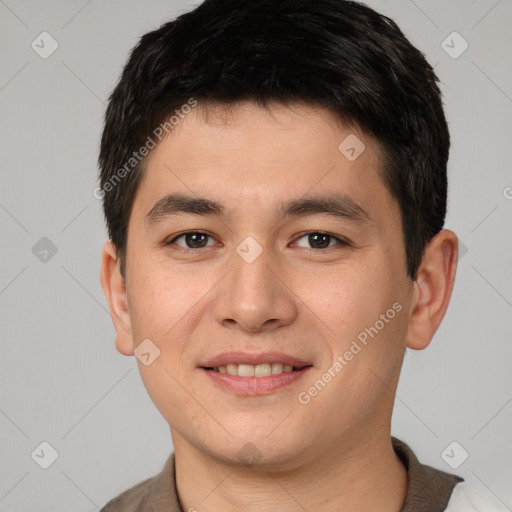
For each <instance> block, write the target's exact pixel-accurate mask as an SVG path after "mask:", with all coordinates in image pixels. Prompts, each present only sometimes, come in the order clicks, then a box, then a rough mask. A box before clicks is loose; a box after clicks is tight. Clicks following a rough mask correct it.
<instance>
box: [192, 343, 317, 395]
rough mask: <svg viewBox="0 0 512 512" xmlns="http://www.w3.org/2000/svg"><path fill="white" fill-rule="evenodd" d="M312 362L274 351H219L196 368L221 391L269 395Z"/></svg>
mask: <svg viewBox="0 0 512 512" xmlns="http://www.w3.org/2000/svg"><path fill="white" fill-rule="evenodd" d="M310 368H313V364H312V363H309V362H306V361H302V360H300V359H297V358H295V357H292V356H289V355H286V354H279V353H276V352H273V353H270V352H267V353H265V354H245V353H229V354H220V355H218V356H217V357H214V358H213V359H211V360H209V361H207V362H206V363H205V364H203V365H201V366H199V369H200V370H202V371H203V373H204V374H205V375H206V376H207V377H208V378H209V379H210V380H209V382H213V383H214V385H215V386H216V387H217V388H218V389H221V390H223V391H229V392H231V393H234V394H235V395H237V396H258V395H269V394H271V393H273V392H275V391H277V390H278V389H280V388H283V387H285V386H289V385H291V384H292V383H294V382H297V381H298V380H299V379H301V378H302V377H303V376H304V375H305V374H306V373H307V372H308V371H309V369H310Z"/></svg>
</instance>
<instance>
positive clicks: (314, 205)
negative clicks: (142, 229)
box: [145, 193, 372, 228]
mask: <svg viewBox="0 0 512 512" xmlns="http://www.w3.org/2000/svg"><path fill="white" fill-rule="evenodd" d="M180 213H191V214H194V215H202V216H215V217H221V218H227V217H228V210H227V208H226V207H225V206H224V205H222V204H221V203H219V202H217V201H213V200H211V199H206V198H201V197H190V196H186V195H182V194H169V195H167V196H165V197H163V198H162V199H159V200H158V201H157V202H156V203H155V205H154V206H153V208H151V210H150V211H149V213H148V214H147V215H146V219H145V220H146V226H147V227H148V228H149V227H151V226H152V225H154V224H156V223H158V222H159V221H161V220H163V219H165V218H167V217H170V216H173V215H178V214H180ZM274 214H275V217H276V218H277V219H283V218H286V217H289V216H293V217H307V216H309V215H316V214H326V215H330V216H332V217H335V218H337V219H344V220H349V221H352V222H356V223H365V222H371V221H372V219H371V217H370V215H369V214H368V212H366V210H364V209H363V208H362V207H361V206H360V205H359V204H357V203H356V202H355V201H354V200H353V199H352V198H351V197H349V196H347V195H346V194H339V193H338V194H329V195H322V196H308V197H304V198H299V199H294V200H291V201H288V202H286V203H283V204H280V205H278V206H277V207H276V209H275V212H274Z"/></svg>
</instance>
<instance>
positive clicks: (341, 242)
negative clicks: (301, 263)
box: [164, 231, 351, 254]
mask: <svg viewBox="0 0 512 512" xmlns="http://www.w3.org/2000/svg"><path fill="white" fill-rule="evenodd" d="M186 235H206V236H209V237H210V238H213V237H212V235H210V234H209V233H205V232H204V231H185V232H184V233H180V234H179V235H177V236H175V237H174V238H172V239H171V240H169V241H167V242H165V244H164V245H165V246H170V245H172V244H174V243H175V242H176V240H179V239H180V238H183V237H185V236H186ZM308 235H325V236H328V237H330V238H331V239H334V240H335V241H336V242H337V244H336V245H335V246H331V247H324V248H310V249H309V250H310V251H314V252H318V251H325V250H327V249H332V248H333V247H336V246H342V247H343V246H345V247H348V246H350V245H351V244H350V242H349V241H348V240H344V239H343V238H340V237H338V236H336V235H333V234H331V233H328V232H326V231H308V232H306V233H303V234H301V235H300V236H299V237H298V238H297V239H296V241H297V240H300V239H301V238H304V237H305V236H308ZM178 247H180V246H178ZM208 247H210V246H207V247H198V248H196V249H191V248H183V247H180V249H179V250H181V251H182V252H184V253H187V254H189V253H197V251H199V250H200V249H207V248H208Z"/></svg>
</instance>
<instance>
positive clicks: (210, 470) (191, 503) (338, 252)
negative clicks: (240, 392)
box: [101, 102, 457, 512]
mask: <svg viewBox="0 0 512 512" xmlns="http://www.w3.org/2000/svg"><path fill="white" fill-rule="evenodd" d="M205 113H206V114H208V115H207V116H205V115H204V114H205ZM350 134H356V136H357V137H358V138H359V139H360V140H362V141H363V142H364V144H365V147H366V149H365V151H364V152H363V153H362V154H361V155H360V156H359V157H358V158H356V159H355V160H354V161H349V160H348V159H347V158H346V157H345V156H344V154H342V153H341V152H340V151H339V150H338V146H339V144H340V143H341V142H342V141H343V140H344V139H345V138H346V137H347V136H348V135H350ZM381 168H382V159H381V150H380V147H379V144H378V142H377V141H376V140H374V139H373V138H372V137H370V136H369V135H367V134H364V133H362V132H361V131H360V130H357V129H355V128H350V127H347V126H342V125H340V124H339V123H338V122H337V121H336V119H335V118H334V116H333V115H332V114H331V113H330V112H329V111H327V110H325V109H323V108H320V107H317V106H311V105H304V104H294V105H293V106H283V105H277V104H274V105H272V106H271V108H270V109H268V110H267V109H264V108H262V107H260V106H257V105H256V104H254V103H251V102H242V103H237V104H235V105H234V106H232V107H231V108H226V109H213V108H212V109H210V110H209V111H203V110H202V108H201V106H199V107H197V108H195V109H193V111H192V112H191V113H190V114H188V115H187V116H186V118H185V119H184V120H182V121H181V122H180V124H179V125H178V126H177V127H176V128H175V129H174V130H173V132H171V133H170V134H169V136H167V137H166V138H165V139H163V140H162V142H160V143H159V144H158V146H157V147H156V148H155V149H154V150H153V151H152V153H151V154H150V156H149V157H148V160H147V167H146V172H145V175H144V179H143V181H142V183H141V186H140V188H139V190H138V192H137V195H136V198H135V201H134V204H133V210H132V212H131V217H130V221H129V230H128V242H127V261H126V264H127V266H126V281H124V280H123V279H122V276H121V274H120V272H119V261H118V260H117V256H116V251H115V247H114V246H113V245H112V244H111V243H110V242H107V243H106V244H105V246H104V248H103V255H102V270H101V283H102V286H103V289H104V292H105V294H106V297H107V299H108V303H109V307H110V311H111V314H112V318H113V322H114V326H115V329H116V347H117V349H118V350H119V352H120V353H122V354H124V355H127V356H130V355H133V354H134V349H135V348H136V347H137V346H138V345H139V343H141V342H142V341H143V340H144V339H147V338H149V339H150V340H151V341H152V342H153V343H154V344H155V345H156V346H158V348H159V349H160V356H159V357H158V358H157V359H156V360H155V361H154V362H153V363H152V364H151V365H149V366H145V365H143V364H142V363H141V362H140V361H138V365H139V369H140V373H141V376H142V379H143V382H144V385H145V387H146V389H147V391H148V393H149V395H150V397H151V399H152V400H153V402H154V403H155V405H156V407H157V408H158V409H159V411H160V412H161V414H162V415H163V416H164V418H165V419H166V420H167V421H168V423H169V425H170V430H171V435H172V439H173V444H174V449H175V455H176V481H177V487H178V492H179V498H180V501H181V505H182V507H183V509H184V510H189V508H191V507H194V508H195V509H196V510H197V511H199V512H207V511H218V510H226V511H235V510H237V511H238V510H245V511H259V512H261V511H263V512H264V511H271V510H272V511H275V510H280V511H285V512H286V511H302V510H304V509H305V510H323V511H326V512H329V511H339V510H343V511H374V510H380V511H383V512H386V511H390V512H391V511H398V510H400V508H401V505H402V503H403V500H404V497H405V492H406V485H407V475H406V471H405V469H404V467H403V466H402V464H401V462H400V461H399V459H398V458H397V457H396V455H395V453H394V451H393V449H392V446H391V440H390V422H391V412H392V407H393V400H394V392H395V390H396V386H397V383H398V378H399V373H400V368H401V364H402V359H403V355H404V351H405V348H406V347H409V348H412V349H423V348H425V347H426V346H428V344H429V343H430V341H431V339H432V336H433V335H434V333H435V331H436V330H437V328H438V326H439V324H440V322H441V320H442V318H443V316H444V314H445V312H446V309H447V306H448V303H449V300H450V296H451V292H452V287H453V283H454V279H455V272H456V264H457V237H456V235H455V234H454V233H453V232H452V231H450V230H443V231H441V232H440V233H438V234H437V235H436V236H435V237H434V238H433V239H432V240H431V242H430V244H429V245H428V247H427V249H426V251H425V254H424V257H423V260H422V263H421V267H420V269H419V271H418V275H417V279H415V280H414V281H413V280H411V279H410V278H409V277H408V276H407V274H406V257H405V248H404V239H403V234H402V224H401V218H400V209H399V206H398V204H397V202H396V201H395V199H394V198H393V197H392V196H391V194H390V192H389V191H388V189H387V188H386V187H385V185H384V183H383V181H382V179H381V176H380V174H379V170H380V169H381ZM333 191H334V192H340V193H344V194H346V195H348V196H350V197H351V198H352V199H353V200H354V201H355V202H356V203H357V204H358V205H360V206H361V207H362V208H364V210H366V212H368V214H369V217H370V220H369V221H368V222H366V223H355V222H351V221H349V220H344V219H339V218H333V217H330V216H328V215H326V214H315V215H313V216H309V217H289V218H283V219H278V218H276V217H274V216H273V212H274V206H275V205H276V204H278V203H280V202H283V201H288V200H291V199H297V198H302V197H304V196H311V195H321V194H329V193H332V192H333ZM176 192H179V193H182V194H185V195H189V196H193V197H205V198H209V199H213V200H215V201H219V202H222V203H223V204H224V205H225V206H226V208H227V209H228V210H229V212H230V214H229V216H228V217H227V218H224V219H220V218H217V217H213V216H199V215H194V214H190V213H180V214H179V215H174V216H169V217H166V218H165V219H162V220H161V221H160V222H158V223H156V224H154V225H152V226H151V227H148V226H147V224H146V222H145V217H146V215H147V213H148V212H149V211H150V210H151V209H152V207H153V206H154V204H155V203H156V201H158V200H159V199H161V198H162V197H164V196H165V195H167V194H169V193H176ZM191 230H201V231H203V232H206V233H208V234H209V235H211V237H209V238H206V239H203V240H204V244H207V246H206V247H201V248H190V245H189V246H188V247H187V244H186V240H185V239H184V238H183V237H182V238H181V239H179V240H176V241H175V242H174V243H173V244H171V245H167V246H166V245H165V243H166V242H168V241H170V240H172V239H173V238H174V237H176V236H178V235H179V234H181V233H184V232H187V231H191ZM317 231H324V232H328V233H331V234H333V235H334V236H338V237H340V238H345V239H347V240H349V241H350V245H348V246H347V245H337V242H336V241H335V240H333V239H327V242H326V245H329V247H328V248H322V247H320V248H318V247H319V246H318V245H317V246H315V245H311V243H310V242H309V241H308V236H307V234H308V233H311V232H313V233H314V232H317ZM304 234H306V236H304ZM247 236H251V237H253V238H254V239H255V240H256V241H257V242H258V243H259V244H260V246H261V247H262V249H263V252H262V253H261V255H260V256H259V257H258V258H257V259H256V260H255V261H254V262H252V263H250V264H249V263H247V262H246V261H244V259H242V258H241V257H240V256H239V254H238V253H237V252H236V248H237V246H238V245H239V244H240V243H241V242H242V240H244V239H245V237H247ZM200 240H201V239H200ZM321 242H322V240H321V241H320V243H321ZM313 243H314V241H313ZM204 244H203V245H204ZM192 247H193V246H192ZM187 248H188V250H189V253H185V252H184V251H185V250H187ZM193 251H195V252H193ZM396 302H398V303H399V304H400V305H401V306H402V309H401V311H400V312H398V313H397V314H396V316H395V317H394V318H393V319H392V320H390V321H389V322H387V323H386V324H385V327H384V328H382V329H381V330H380V331H379V332H378V334H377V335H376V336H374V337H373V338H370V339H369V341H368V344H367V345H366V346H364V347H363V348H362V350H361V351H360V352H359V353H358V354H357V355H356V356H354V358H353V359H352V360H351V361H349V362H348V364H347V365H346V366H345V367H344V368H343V370H342V371H341V372H339V373H337V374H336V377H335V378H333V379H332V380H331V381H330V382H329V383H328V384H327V385H326V386H325V388H324V389H322V391H321V392H319V393H318V394H317V395H316V396H314V397H312V398H311V400H310V402H309V403H307V404H302V403H300V402H299V400H298V398H297V397H298V394H299V393H300V392H303V391H307V390H308V388H309V387H310V386H311V385H312V384H313V383H314V382H315V381H317V380H318V379H319V378H321V376H322V374H324V373H325V372H326V370H327V369H328V368H329V367H331V366H332V363H333V361H334V360H336V357H337V356H339V355H343V354H344V353H345V351H346V350H348V349H349V348H350V345H351V343H352V341H353V340H355V339H356V337H357V335H358V334H359V333H361V332H362V331H364V329H365V328H368V327H370V326H374V325H375V323H376V321H377V320H378V319H379V318H380V315H381V314H383V313H385V312H386V311H387V310H388V309H390V308H391V307H392V305H393V304H394V303H396ZM272 350H275V351H280V352H285V353H287V354H291V355H294V356H296V357H299V358H301V359H304V360H306V361H310V362H311V363H312V364H313V367H312V368H310V370H308V374H307V375H306V376H304V377H303V378H301V379H300V380H299V381H297V382H295V383H294V384H292V385H290V386H287V387H285V388H281V389H279V390H277V391H275V392H273V393H272V394H270V395H267V396H256V397H242V396H236V395H235V394H234V393H232V392H230V391H226V390H223V389H220V388H218V387H217V386H214V385H213V384H212V382H211V381H210V379H209V378H208V376H207V375H205V373H204V371H202V370H200V369H198V365H199V364H200V363H201V362H204V361H205V360H206V359H208V358H210V357H213V356H214V355H217V354H218V353H220V352H229V351H246V352H253V353H257V352H264V351H272ZM248 442H250V443H252V445H254V446H255V447H256V449H257V452H258V454H259V459H258V461H257V462H256V463H255V464H254V465H251V466H248V465H247V464H244V463H243V461H241V460H240V459H239V457H238V455H237V454H238V452H239V451H240V450H241V449H242V448H243V447H244V445H246V443H248ZM320 507H321V508H320Z"/></svg>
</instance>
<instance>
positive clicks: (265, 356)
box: [199, 352, 312, 368]
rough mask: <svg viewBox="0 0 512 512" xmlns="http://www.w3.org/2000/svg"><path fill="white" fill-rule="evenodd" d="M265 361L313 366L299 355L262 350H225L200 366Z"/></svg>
mask: <svg viewBox="0 0 512 512" xmlns="http://www.w3.org/2000/svg"><path fill="white" fill-rule="evenodd" d="M263 363H282V364H289V365H291V366H295V367H297V368H301V367H303V366H311V364H312V363H310V362H308V361H305V360H302V359H298V358H297V357H294V356H291V355H289V354H283V353H282V352H260V353H259V354H250V353H248V352H224V353H222V354H217V355H216V356H214V357H212V358H211V359H208V360H207V361H206V362H204V363H201V364H200V365H199V366H200V367H203V368H218V367H219V366H227V365H228V364H252V365H254V366H256V365H258V364H263Z"/></svg>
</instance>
